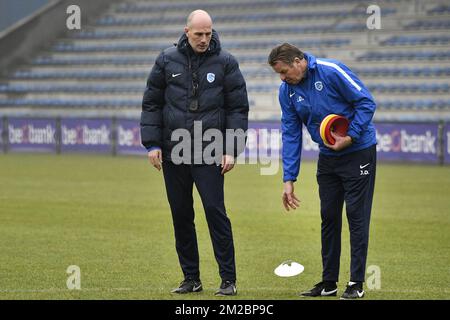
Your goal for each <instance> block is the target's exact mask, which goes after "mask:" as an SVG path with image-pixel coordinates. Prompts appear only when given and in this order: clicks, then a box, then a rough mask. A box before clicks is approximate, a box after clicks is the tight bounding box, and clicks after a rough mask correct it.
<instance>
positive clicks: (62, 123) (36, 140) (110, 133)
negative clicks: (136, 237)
mask: <svg viewBox="0 0 450 320" xmlns="http://www.w3.org/2000/svg"><path fill="white" fill-rule="evenodd" d="M375 127H376V130H377V141H378V145H377V151H378V159H379V160H380V161H386V162H415V163H430V164H450V124H444V123H387V122H377V123H376V124H375ZM303 130H304V131H303V137H304V138H303V148H302V157H303V158H304V159H311V160H312V159H316V158H317V155H318V145H317V144H316V143H314V142H313V141H312V139H311V137H310V135H309V133H308V132H307V131H306V129H305V128H304V129H303ZM0 132H1V139H0V148H1V150H2V152H3V153H9V152H47V153H48V152H50V153H55V154H59V153H103V154H112V155H143V154H145V149H144V148H143V147H142V145H141V139H140V128H139V121H137V120H130V119H121V118H114V117H112V118H97V119H86V118H25V117H6V116H5V117H3V121H0ZM280 151H281V132H280V123H279V122H262V121H261V122H250V124H249V131H248V139H247V148H246V151H245V154H244V156H245V158H252V159H254V158H259V159H262V158H273V157H279V156H280Z"/></svg>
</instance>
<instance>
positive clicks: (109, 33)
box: [73, 23, 366, 39]
mask: <svg viewBox="0 0 450 320" xmlns="http://www.w3.org/2000/svg"><path fill="white" fill-rule="evenodd" d="M364 28H366V25H365V24H364V23H352V24H342V25H337V26H332V28H331V26H330V25H329V24H323V25H314V26H301V25H298V26H271V27H267V26H260V27H247V28H245V29H242V28H220V29H218V30H217V31H218V32H219V34H220V36H234V35H239V36H248V35H252V36H254V35H267V36H270V35H279V34H304V33H322V32H324V31H333V32H352V31H364ZM180 35H181V31H177V30H174V31H172V30H121V31H117V30H95V29H94V30H86V31H80V32H78V33H75V34H74V35H73V38H75V39H132V38H167V37H170V38H178V37H180Z"/></svg>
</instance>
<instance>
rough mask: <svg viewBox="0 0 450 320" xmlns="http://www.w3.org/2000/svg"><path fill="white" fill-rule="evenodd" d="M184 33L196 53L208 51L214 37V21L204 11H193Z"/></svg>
mask: <svg viewBox="0 0 450 320" xmlns="http://www.w3.org/2000/svg"><path fill="white" fill-rule="evenodd" d="M184 32H185V33H186V36H187V38H188V41H189V44H190V45H191V47H192V49H193V50H194V52H195V53H203V52H205V51H206V50H208V47H209V42H210V41H211V36H212V19H211V17H210V15H209V14H208V12H206V11H204V10H195V11H192V12H191V13H190V14H189V16H188V18H187V21H186V27H184Z"/></svg>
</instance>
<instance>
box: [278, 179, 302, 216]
mask: <svg viewBox="0 0 450 320" xmlns="http://www.w3.org/2000/svg"><path fill="white" fill-rule="evenodd" d="M282 200H283V205H284V207H285V208H286V210H287V211H289V210H290V209H289V208H291V209H294V210H295V209H297V207H299V206H300V200H298V198H297V196H296V195H295V193H294V182H293V181H286V182H285V183H284V191H283V195H282Z"/></svg>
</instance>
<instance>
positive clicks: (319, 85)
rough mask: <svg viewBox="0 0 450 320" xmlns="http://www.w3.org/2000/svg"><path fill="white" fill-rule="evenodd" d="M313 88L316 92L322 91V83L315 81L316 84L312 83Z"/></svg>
mask: <svg viewBox="0 0 450 320" xmlns="http://www.w3.org/2000/svg"><path fill="white" fill-rule="evenodd" d="M314 86H315V87H316V90H317V91H322V89H323V83H322V81H316V83H314Z"/></svg>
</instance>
